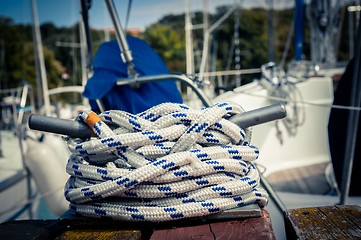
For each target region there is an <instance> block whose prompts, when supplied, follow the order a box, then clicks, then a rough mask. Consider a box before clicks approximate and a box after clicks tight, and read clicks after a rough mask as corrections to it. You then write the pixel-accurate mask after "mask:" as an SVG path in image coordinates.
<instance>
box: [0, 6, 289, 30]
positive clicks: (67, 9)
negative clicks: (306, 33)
mask: <svg viewBox="0 0 361 240" xmlns="http://www.w3.org/2000/svg"><path fill="white" fill-rule="evenodd" d="M31 1H32V0H0V16H2V17H4V16H5V17H10V18H12V19H13V20H14V22H15V23H28V24H30V23H31V22H32V17H31V16H32V15H31ZM113 2H114V4H115V6H116V9H117V12H118V16H119V19H120V22H121V24H122V25H124V24H125V19H126V13H127V8H128V3H129V0H113ZM189 2H190V10H191V11H197V10H201V9H202V4H203V2H204V0H189ZM235 2H236V3H240V2H241V3H242V6H244V7H251V6H254V5H257V6H262V7H266V6H267V4H266V2H267V1H266V0H243V1H242V0H208V9H209V11H210V12H213V11H214V9H215V8H216V7H217V6H221V5H229V4H234V3H235ZM284 2H286V3H287V2H288V4H290V3H292V2H293V1H290V0H274V4H275V7H277V5H279V4H284ZM36 3H37V7H38V15H39V22H40V24H42V23H44V22H52V23H54V24H55V25H56V26H58V27H63V26H71V25H73V24H74V23H75V22H78V21H79V17H80V14H79V12H80V11H79V5H80V1H79V0H36ZM185 6H186V1H185V0H133V1H132V8H131V12H130V17H129V22H128V28H138V29H141V30H144V29H145V28H146V27H147V26H149V25H151V24H152V23H156V22H157V21H158V20H159V19H161V18H162V17H163V16H165V15H168V14H181V13H184V11H185ZM89 18H90V27H91V28H96V29H102V28H111V27H112V22H111V19H110V17H109V14H108V12H107V8H106V5H105V2H104V1H103V0H92V6H91V9H90V12H89ZM123 27H124V26H123Z"/></svg>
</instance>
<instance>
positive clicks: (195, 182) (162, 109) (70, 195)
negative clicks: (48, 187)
mask: <svg viewBox="0 0 361 240" xmlns="http://www.w3.org/2000/svg"><path fill="white" fill-rule="evenodd" d="M242 111H243V110H242V108H241V107H240V106H238V105H236V104H230V103H220V104H216V105H214V106H212V107H210V108H205V109H201V110H193V109H190V108H189V107H187V106H186V105H183V104H172V103H164V104H160V105H158V106H155V107H153V108H151V109H149V110H147V111H145V112H142V113H140V114H137V115H132V114H129V113H127V112H123V111H117V110H112V111H106V112H104V113H102V114H100V115H99V116H98V115H96V114H95V113H93V112H91V111H88V112H81V113H80V114H79V117H78V118H79V120H81V121H84V122H86V123H87V124H88V125H89V126H91V127H92V129H93V131H94V133H95V134H96V135H97V137H96V138H91V139H88V140H87V141H82V140H81V139H71V138H70V139H69V140H68V145H69V148H70V151H71V152H72V155H71V157H70V159H69V161H68V164H67V172H68V173H69V174H70V175H71V177H70V178H69V180H68V182H67V184H66V186H65V197H66V198H67V200H68V201H70V210H71V211H73V212H75V213H78V214H81V215H85V216H93V217H110V218H113V219H119V220H131V221H144V220H145V221H167V220H175V219H181V218H189V217H197V216H205V215H209V214H214V213H218V212H221V211H224V210H227V209H232V208H236V207H240V206H243V205H245V204H249V203H258V204H259V205H260V206H261V207H263V206H265V205H266V204H267V201H268V195H267V193H266V192H265V191H264V190H263V189H258V188H257V185H258V184H259V179H260V178H259V173H258V171H257V169H256V168H255V166H254V165H253V163H252V162H253V161H254V160H256V159H257V157H258V150H257V148H255V147H253V146H251V145H249V141H250V137H251V131H250V129H246V130H243V129H241V128H239V127H238V126H237V125H235V124H234V123H232V122H230V121H228V120H227V118H228V117H230V116H232V115H234V114H238V113H241V112H242Z"/></svg>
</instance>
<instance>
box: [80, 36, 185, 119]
mask: <svg viewBox="0 0 361 240" xmlns="http://www.w3.org/2000/svg"><path fill="white" fill-rule="evenodd" d="M127 42H128V45H129V48H130V50H131V51H132V55H133V61H134V65H135V69H136V71H137V73H138V74H139V76H150V75H159V74H169V71H168V69H167V67H166V65H165V64H164V62H163V61H162V59H161V58H160V57H159V56H158V55H157V53H156V52H155V51H154V50H153V49H152V48H151V47H150V46H149V45H148V44H147V43H146V42H145V41H143V40H141V39H139V38H135V37H131V36H127ZM93 68H94V75H93V76H92V77H91V78H90V79H89V80H88V81H87V84H86V86H85V90H84V92H83V96H84V97H86V98H88V99H89V103H90V105H91V108H92V110H93V111H96V112H99V108H98V106H97V104H96V102H95V100H96V99H101V100H102V104H103V105H104V108H105V110H111V109H118V110H123V111H127V112H130V113H133V114H135V113H139V112H142V111H144V110H146V109H148V108H150V107H152V106H154V105H157V104H160V103H164V102H173V103H182V97H181V95H180V93H179V91H178V88H177V86H176V84H175V81H173V80H167V81H159V82H152V83H144V84H140V85H139V86H138V87H131V86H128V85H126V86H117V85H116V82H117V81H118V80H121V79H124V80H128V79H127V78H128V70H127V65H126V64H125V63H124V62H123V61H122V59H121V56H120V50H119V46H118V43H117V41H115V40H114V41H110V42H105V43H103V44H102V45H101V46H100V47H99V49H98V51H97V53H96V56H95V58H94V61H93Z"/></svg>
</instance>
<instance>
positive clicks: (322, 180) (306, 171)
mask: <svg viewBox="0 0 361 240" xmlns="http://www.w3.org/2000/svg"><path fill="white" fill-rule="evenodd" d="M327 165H328V163H319V164H313V165H311V166H304V167H297V168H291V169H286V170H283V171H277V172H275V173H271V174H270V175H268V176H267V180H268V182H269V183H270V184H271V185H272V187H273V189H274V190H275V191H280V192H291V193H306V194H320V195H322V194H327V193H329V192H330V191H331V188H330V186H329V184H328V182H327V180H326V177H325V169H326V167H327Z"/></svg>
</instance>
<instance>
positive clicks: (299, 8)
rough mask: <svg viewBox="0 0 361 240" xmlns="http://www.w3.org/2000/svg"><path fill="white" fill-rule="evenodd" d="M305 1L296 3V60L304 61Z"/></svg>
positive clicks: (299, 0)
mask: <svg viewBox="0 0 361 240" xmlns="http://www.w3.org/2000/svg"><path fill="white" fill-rule="evenodd" d="M303 4H304V1H303V0H296V1H295V23H294V26H295V29H294V31H295V41H294V44H295V60H296V61H300V60H302V53H303V29H304V24H303V23H304V12H303Z"/></svg>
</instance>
